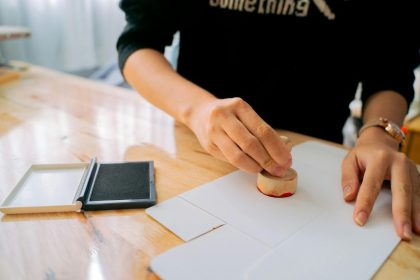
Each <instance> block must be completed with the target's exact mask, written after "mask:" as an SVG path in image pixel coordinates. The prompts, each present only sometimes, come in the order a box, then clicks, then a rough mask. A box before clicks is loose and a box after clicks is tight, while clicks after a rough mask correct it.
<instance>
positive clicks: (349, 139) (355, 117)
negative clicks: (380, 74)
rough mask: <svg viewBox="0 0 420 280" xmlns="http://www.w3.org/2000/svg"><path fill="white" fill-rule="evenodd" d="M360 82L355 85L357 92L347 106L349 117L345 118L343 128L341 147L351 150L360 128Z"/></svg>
mask: <svg viewBox="0 0 420 280" xmlns="http://www.w3.org/2000/svg"><path fill="white" fill-rule="evenodd" d="M362 90H363V87H362V82H359V84H358V85H357V90H356V94H355V97H354V99H353V101H351V102H350V104H349V109H350V116H349V117H348V118H347V120H346V122H345V123H344V126H343V130H342V133H343V145H345V146H347V147H349V148H351V147H354V146H355V145H356V141H357V133H358V131H359V128H360V126H361V117H362V108H363V102H362V99H361V98H362Z"/></svg>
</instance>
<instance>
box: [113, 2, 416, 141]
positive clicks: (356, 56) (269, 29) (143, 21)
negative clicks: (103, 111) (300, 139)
mask: <svg viewBox="0 0 420 280" xmlns="http://www.w3.org/2000/svg"><path fill="white" fill-rule="evenodd" d="M416 2H420V1H418V0H414V1H412V2H411V1H397V0H395V1H387V0H360V1H359V0H122V1H121V3H120V7H121V8H122V10H123V11H124V12H125V13H126V19H127V25H126V27H125V29H124V31H123V33H122V34H121V36H120V38H119V40H118V43H117V48H118V52H119V63H120V67H121V69H122V68H123V67H124V63H125V61H126V60H127V58H128V57H129V56H130V55H131V54H132V53H133V52H134V51H136V50H139V49H142V48H152V49H155V50H158V51H161V52H163V50H164V47H165V46H166V45H170V44H171V42H172V38H173V34H174V33H175V32H176V31H177V30H179V31H180V34H181V39H180V53H179V59H178V69H177V71H178V72H179V74H181V75H182V76H183V77H185V78H187V79H189V80H190V81H192V82H194V83H196V84H197V85H199V86H201V87H203V88H205V89H206V90H208V91H210V92H211V93H213V94H214V95H215V96H217V97H219V98H226V97H234V96H239V97H242V98H243V99H244V100H246V101H247V102H248V103H250V105H251V106H253V108H254V109H255V110H256V111H257V113H258V114H259V115H260V116H261V117H263V118H264V119H265V120H266V121H267V122H268V123H269V124H271V125H272V126H273V127H276V128H281V129H288V130H292V131H296V132H299V133H303V134H307V135H312V136H316V137H320V138H324V139H328V140H332V141H336V142H341V139H342V134H341V129H342V126H343V124H344V122H345V119H346V118H347V116H348V115H349V110H348V104H349V102H350V101H351V100H352V99H353V97H354V94H355V91H356V88H357V83H358V82H359V81H362V83H363V94H362V99H363V100H366V99H367V98H368V97H369V96H370V95H372V94H374V93H375V92H377V91H380V90H394V91H396V92H398V93H400V94H402V95H403V96H404V97H405V98H406V99H407V102H410V101H411V99H412V96H413V82H414V75H413V70H414V68H415V67H416V66H417V65H418V63H419V62H418V55H419V45H418V40H417V39H418V38H417V37H418V36H419V34H418V33H419V30H420V28H419V20H418V18H417V15H416V13H418V11H419V10H417V9H416V8H415V7H414V5H417V4H413V3H416ZM408 3H410V4H408ZM414 24H417V26H414ZM414 31H415V32H414ZM168 94H171V93H170V92H168Z"/></svg>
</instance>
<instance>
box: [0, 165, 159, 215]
mask: <svg viewBox="0 0 420 280" xmlns="http://www.w3.org/2000/svg"><path fill="white" fill-rule="evenodd" d="M154 204H156V189H155V183H154V165H153V161H142V162H122V163H98V162H97V161H96V159H92V160H91V161H90V163H87V162H86V163H74V164H42V165H41V164H40V165H32V166H31V167H30V168H29V169H28V170H27V172H26V173H25V174H24V176H23V177H22V178H21V180H20V181H19V182H18V183H17V185H16V186H15V187H14V188H13V189H12V191H11V192H10V194H9V195H8V196H7V197H6V199H5V200H4V201H3V203H2V204H1V205H0V211H1V212H3V213H5V214H23V213H47V212H70V211H81V210H85V211H90V210H108V209H127V208H146V207H149V206H152V205H154Z"/></svg>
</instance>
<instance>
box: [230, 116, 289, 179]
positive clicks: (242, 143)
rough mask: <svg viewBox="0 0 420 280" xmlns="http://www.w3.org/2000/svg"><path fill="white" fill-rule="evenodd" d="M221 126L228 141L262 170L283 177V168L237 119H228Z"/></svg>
mask: <svg viewBox="0 0 420 280" xmlns="http://www.w3.org/2000/svg"><path fill="white" fill-rule="evenodd" d="M222 126H223V129H224V130H225V131H226V133H227V135H228V136H229V137H230V139H232V140H233V142H235V143H236V144H237V145H238V146H239V147H240V148H241V149H242V151H243V152H245V153H246V154H247V155H249V156H250V157H251V158H252V159H254V160H255V161H256V162H257V163H258V164H259V165H260V166H261V167H262V168H263V169H265V170H267V171H268V172H270V173H271V174H273V175H275V176H282V175H283V172H284V170H283V168H282V167H281V166H280V165H278V164H277V163H276V162H275V161H274V160H273V159H272V158H271V156H270V155H269V154H268V153H267V151H266V150H265V148H264V147H263V145H262V144H261V142H260V141H259V140H258V139H257V138H256V137H255V136H254V135H252V134H251V133H250V132H249V130H248V129H247V128H246V127H245V126H244V125H243V124H242V123H241V122H240V121H239V120H238V119H236V118H230V119H229V120H227V121H226V122H225V123H223V124H222Z"/></svg>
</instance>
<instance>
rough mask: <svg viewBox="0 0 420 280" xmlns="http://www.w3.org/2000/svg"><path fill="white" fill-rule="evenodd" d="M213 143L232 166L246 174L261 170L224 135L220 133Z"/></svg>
mask: <svg viewBox="0 0 420 280" xmlns="http://www.w3.org/2000/svg"><path fill="white" fill-rule="evenodd" d="M214 142H215V144H216V145H217V147H218V148H219V149H220V151H221V152H222V153H223V156H224V157H225V158H226V159H227V160H228V161H229V162H230V163H231V164H232V165H234V166H236V167H238V168H239V169H241V170H243V171H246V172H253V173H256V172H260V171H261V170H262V168H261V167H260V165H259V164H258V163H257V162H256V161H255V160H253V159H252V158H250V157H249V156H248V155H247V154H245V153H244V152H243V151H242V150H241V149H240V148H239V147H238V146H237V145H236V144H235V143H234V142H233V141H232V140H231V139H230V138H229V137H228V136H227V135H226V133H221V134H220V135H219V136H218V137H217V138H216V139H215V141H214Z"/></svg>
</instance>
